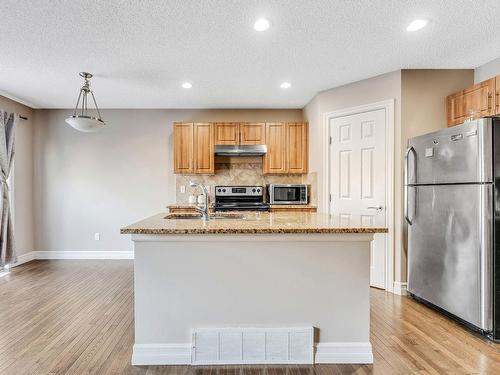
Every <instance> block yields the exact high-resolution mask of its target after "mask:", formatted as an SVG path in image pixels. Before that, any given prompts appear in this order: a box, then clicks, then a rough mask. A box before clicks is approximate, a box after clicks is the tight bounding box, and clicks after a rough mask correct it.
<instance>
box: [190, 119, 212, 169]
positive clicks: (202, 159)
mask: <svg viewBox="0 0 500 375" xmlns="http://www.w3.org/2000/svg"><path fill="white" fill-rule="evenodd" d="M193 139H194V140H193V148H194V152H193V154H194V173H198V174H214V173H215V162H214V157H215V156H214V126H213V124H211V123H195V124H194V138H193Z"/></svg>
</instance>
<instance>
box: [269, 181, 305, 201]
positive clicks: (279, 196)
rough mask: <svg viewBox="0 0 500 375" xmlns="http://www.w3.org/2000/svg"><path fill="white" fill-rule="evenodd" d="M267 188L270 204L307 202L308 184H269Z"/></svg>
mask: <svg viewBox="0 0 500 375" xmlns="http://www.w3.org/2000/svg"><path fill="white" fill-rule="evenodd" d="M266 190H267V192H266V194H267V203H269V204H307V190H308V189H307V185H302V184H299V185H291V184H269V185H267V189H266Z"/></svg>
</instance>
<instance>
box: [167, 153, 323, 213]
mask: <svg viewBox="0 0 500 375" xmlns="http://www.w3.org/2000/svg"><path fill="white" fill-rule="evenodd" d="M189 181H196V182H199V183H202V184H204V185H206V186H207V187H210V201H211V202H213V200H214V186H218V185H262V186H265V185H266V184H302V183H304V184H308V185H310V187H311V189H310V193H309V194H310V196H309V203H310V204H316V173H309V174H307V175H294V174H290V175H264V174H263V173H262V162H254V161H252V162H249V163H241V162H240V163H222V164H216V165H215V175H211V176H205V175H176V180H175V182H176V188H175V191H176V202H177V204H187V203H188V202H189V196H190V195H192V194H194V195H200V194H201V192H200V189H199V188H192V187H190V186H189ZM181 186H184V188H185V192H184V193H181Z"/></svg>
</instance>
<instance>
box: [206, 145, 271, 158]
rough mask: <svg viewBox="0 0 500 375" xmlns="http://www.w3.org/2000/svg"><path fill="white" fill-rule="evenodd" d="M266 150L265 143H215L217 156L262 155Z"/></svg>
mask: <svg viewBox="0 0 500 375" xmlns="http://www.w3.org/2000/svg"><path fill="white" fill-rule="evenodd" d="M266 152H267V146H266V145H215V155H217V156H262V155H265V154H266Z"/></svg>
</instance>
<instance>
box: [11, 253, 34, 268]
mask: <svg viewBox="0 0 500 375" xmlns="http://www.w3.org/2000/svg"><path fill="white" fill-rule="evenodd" d="M34 259H36V251H29V252H27V253H24V254H21V255H18V256H17V263H14V264H13V265H12V267H17V266H20V265H21V264H24V263H27V262H30V261H32V260H34Z"/></svg>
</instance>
